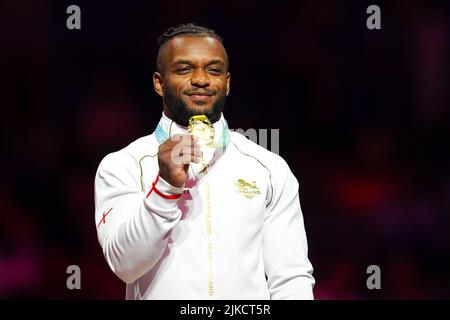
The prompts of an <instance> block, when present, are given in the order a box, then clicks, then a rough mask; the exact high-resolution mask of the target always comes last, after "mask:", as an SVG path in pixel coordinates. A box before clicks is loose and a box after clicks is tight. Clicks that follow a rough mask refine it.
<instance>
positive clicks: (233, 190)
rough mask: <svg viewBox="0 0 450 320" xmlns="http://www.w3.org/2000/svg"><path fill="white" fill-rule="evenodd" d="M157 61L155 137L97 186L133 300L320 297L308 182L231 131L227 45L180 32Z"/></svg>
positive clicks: (104, 169)
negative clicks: (302, 188)
mask: <svg viewBox="0 0 450 320" xmlns="http://www.w3.org/2000/svg"><path fill="white" fill-rule="evenodd" d="M156 65H157V72H155V73H154V75H153V83H154V88H155V90H156V92H157V93H158V94H159V95H160V96H161V97H162V101H163V113H162V117H161V120H160V121H159V123H158V125H157V127H156V129H155V131H154V133H153V134H151V135H149V136H145V137H142V138H140V139H138V140H136V141H134V142H133V143H131V144H130V145H129V146H127V147H125V148H124V149H122V150H119V151H117V152H114V153H111V154H109V155H107V156H106V157H105V158H104V159H103V160H102V161H101V163H100V165H99V168H98V171H97V175H96V178H95V206H96V212H95V222H96V228H97V233H98V238H99V242H100V245H101V246H102V248H103V253H104V255H105V258H106V261H107V263H108V265H109V266H110V267H111V269H112V270H113V272H114V273H115V274H116V275H117V276H118V277H119V278H120V279H122V280H123V281H124V282H126V283H127V299H249V300H250V299H251V300H259V299H312V298H313V291H312V289H313V286H314V278H313V276H312V265H311V263H310V261H309V260H308V254H307V251H308V249H307V240H306V233H305V228H304V224H303V216H302V212H301V208H300V203H299V197H298V182H297V180H296V178H295V177H294V175H293V174H292V172H291V171H290V169H289V167H288V165H287V164H286V162H285V161H284V160H283V159H282V158H281V157H279V156H278V155H276V154H273V153H271V152H270V151H268V150H266V149H264V148H262V147H260V146H258V145H257V144H255V143H253V142H251V141H250V140H248V139H246V138H245V137H244V136H242V135H240V134H238V133H234V132H230V130H229V129H228V124H227V122H226V120H225V118H224V116H223V113H222V111H223V109H224V107H225V102H226V97H227V96H228V94H229V92H230V79H231V78H230V73H229V72H228V67H229V61H228V56H227V53H226V50H225V48H224V46H223V41H222V39H221V38H220V37H219V36H218V35H217V34H216V33H215V32H214V31H212V30H210V29H207V28H204V27H200V26H197V25H194V24H187V25H181V26H179V27H176V28H170V29H169V30H168V31H167V32H166V33H164V34H163V35H162V36H161V37H160V39H159V52H158V58H157V63H156Z"/></svg>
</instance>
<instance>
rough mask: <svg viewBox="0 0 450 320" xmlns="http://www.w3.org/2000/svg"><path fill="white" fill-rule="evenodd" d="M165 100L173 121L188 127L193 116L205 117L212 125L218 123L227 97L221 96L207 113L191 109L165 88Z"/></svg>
mask: <svg viewBox="0 0 450 320" xmlns="http://www.w3.org/2000/svg"><path fill="white" fill-rule="evenodd" d="M164 100H165V103H166V106H167V108H168V109H169V112H170V114H171V116H172V120H173V121H175V122H176V123H178V124H179V125H181V126H184V127H187V126H188V125H189V119H190V118H191V117H192V116H197V115H205V116H206V117H207V118H208V119H209V121H211V123H214V122H216V121H218V120H219V119H220V115H221V113H222V111H223V109H224V108H225V103H226V100H227V96H226V95H225V94H223V95H221V96H219V97H218V98H217V101H216V102H215V103H214V104H213V105H212V107H211V108H210V109H209V110H205V111H199V110H193V109H191V108H189V106H188V105H187V104H186V102H184V101H183V100H182V99H181V98H179V97H177V96H175V95H174V94H172V92H171V91H170V90H168V89H167V87H165V88H164Z"/></svg>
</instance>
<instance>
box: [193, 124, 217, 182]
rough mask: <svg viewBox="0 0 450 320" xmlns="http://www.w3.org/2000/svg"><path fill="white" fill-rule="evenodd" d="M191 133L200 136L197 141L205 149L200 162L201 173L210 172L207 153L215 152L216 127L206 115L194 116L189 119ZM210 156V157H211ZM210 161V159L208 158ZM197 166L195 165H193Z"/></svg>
mask: <svg viewBox="0 0 450 320" xmlns="http://www.w3.org/2000/svg"><path fill="white" fill-rule="evenodd" d="M188 132H189V134H191V135H193V136H195V137H197V138H198V141H197V143H198V144H199V145H200V148H201V149H202V151H203V156H202V158H201V163H200V168H199V169H200V173H207V172H208V165H207V163H206V162H205V158H204V156H205V154H210V157H211V156H212V154H213V153H214V149H213V148H212V146H213V145H214V127H213V125H212V124H211V121H209V119H208V117H206V116H205V115H197V116H192V117H191V118H190V119H189V125H188ZM210 157H208V158H210ZM208 161H209V160H208ZM193 167H195V165H193Z"/></svg>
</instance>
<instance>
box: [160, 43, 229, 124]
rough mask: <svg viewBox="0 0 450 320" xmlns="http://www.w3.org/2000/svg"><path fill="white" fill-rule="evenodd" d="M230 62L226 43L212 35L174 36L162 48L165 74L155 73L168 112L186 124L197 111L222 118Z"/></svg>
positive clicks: (171, 116) (210, 118) (227, 89)
mask: <svg viewBox="0 0 450 320" xmlns="http://www.w3.org/2000/svg"><path fill="white" fill-rule="evenodd" d="M227 63H228V61H227V56H226V52H225V49H224V47H223V46H222V44H221V43H220V42H219V41H217V40H216V39H214V38H212V37H197V38H195V37H188V36H180V37H175V38H173V39H171V40H170V41H169V42H168V43H167V44H166V47H165V48H163V51H162V52H161V67H162V70H161V74H160V73H158V72H155V74H154V75H153V82H154V86H155V90H156V91H157V92H158V94H159V95H161V96H162V97H163V103H164V112H165V113H166V115H167V116H168V117H169V118H171V119H172V120H174V121H175V122H177V123H178V124H180V125H183V126H187V125H188V121H189V118H190V117H191V116H193V115H199V114H204V115H206V116H207V117H208V118H209V120H210V121H211V122H212V123H214V122H216V121H217V120H219V119H220V113H221V112H222V110H223V108H224V107H225V101H226V97H227V95H228V92H229V88H230V74H229V73H228V71H227V68H228V65H227Z"/></svg>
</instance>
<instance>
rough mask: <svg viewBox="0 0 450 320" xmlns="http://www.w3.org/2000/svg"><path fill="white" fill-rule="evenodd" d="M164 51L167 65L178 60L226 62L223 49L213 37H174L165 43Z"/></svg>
mask: <svg viewBox="0 0 450 320" xmlns="http://www.w3.org/2000/svg"><path fill="white" fill-rule="evenodd" d="M164 51H165V52H164V55H165V56H166V59H167V60H166V61H167V62H168V63H169V64H170V63H171V62H173V61H176V60H179V59H182V60H191V61H209V60H212V59H220V60H223V61H224V62H225V63H226V61H227V57H226V52H225V48H224V47H223V46H222V44H221V43H220V42H219V41H218V40H217V39H215V38H213V37H189V36H180V37H175V38H173V39H171V40H170V41H169V42H168V43H167V46H166V48H165V50H164Z"/></svg>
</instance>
